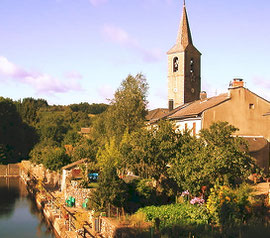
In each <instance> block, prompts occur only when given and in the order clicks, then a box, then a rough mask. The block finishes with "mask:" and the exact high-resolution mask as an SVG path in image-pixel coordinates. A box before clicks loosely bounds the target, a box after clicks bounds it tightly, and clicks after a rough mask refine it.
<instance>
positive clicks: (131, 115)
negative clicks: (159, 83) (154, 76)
mask: <svg viewBox="0 0 270 238" xmlns="http://www.w3.org/2000/svg"><path fill="white" fill-rule="evenodd" d="M147 90H148V84H147V82H146V79H145V77H144V76H143V75H142V74H137V75H136V76H135V77H133V76H132V75H129V76H128V77H127V78H126V79H125V80H123V82H122V83H121V86H120V87H119V88H118V89H117V91H116V92H115V94H114V98H113V99H112V101H111V105H110V107H109V108H108V109H107V111H106V117H105V118H104V120H106V122H105V128H106V132H107V133H106V134H107V135H108V136H109V137H112V136H115V137H116V139H117V140H118V139H119V141H120V139H121V137H122V135H123V134H124V132H125V131H126V130H127V131H128V132H129V133H131V132H132V131H135V130H137V129H138V128H141V127H142V126H143V125H144V122H145V116H146V114H147V110H146V105H147V100H146V96H147Z"/></svg>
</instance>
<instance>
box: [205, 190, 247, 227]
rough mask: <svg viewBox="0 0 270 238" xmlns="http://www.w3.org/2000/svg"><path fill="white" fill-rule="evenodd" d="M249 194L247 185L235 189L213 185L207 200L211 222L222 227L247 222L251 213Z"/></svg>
mask: <svg viewBox="0 0 270 238" xmlns="http://www.w3.org/2000/svg"><path fill="white" fill-rule="evenodd" d="M250 192H251V189H250V187H249V186H247V185H241V186H240V187H239V188H237V189H231V188H229V187H227V186H218V185H215V186H214V188H212V189H211V194H210V196H209V198H208V200H207V208H208V210H209V213H210V214H211V221H212V222H213V223H216V224H218V225H223V226H225V225H232V224H234V225H235V224H242V223H243V222H244V221H247V219H248V217H249V216H250V212H251V203H250V201H249V196H250Z"/></svg>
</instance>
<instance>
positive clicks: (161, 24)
mask: <svg viewBox="0 0 270 238" xmlns="http://www.w3.org/2000/svg"><path fill="white" fill-rule="evenodd" d="M186 2H187V3H186V5H187V11H188V17H189V22H190V27H191V31H192V37H193V43H194V45H195V46H196V47H197V49H199V50H200V52H201V53H202V89H203V90H205V91H207V92H208V94H209V95H215V94H219V93H221V92H225V91H226V90H227V88H228V84H229V82H230V80H232V79H233V78H235V77H241V78H243V79H244V80H245V82H246V87H247V88H249V89H250V90H251V91H253V92H255V93H257V94H259V95H260V96H262V97H265V98H266V99H268V100H270V70H269V69H270V66H269V65H270V59H269V55H270V45H269V42H270V14H269V12H270V1H269V0H256V1H254V0H237V1H235V0H226V1H225V0H218V1H217V0H204V1H202V0H187V1H186ZM182 4H183V2H182V1H181V0H0V96H4V97H9V98H12V99H15V100H17V99H20V98H24V97H34V98H44V99H46V100H48V102H49V103H50V104H63V105H65V104H71V103H80V102H89V103H94V102H106V99H107V98H112V96H113V93H114V91H115V90H116V89H117V88H118V87H119V85H120V83H121V81H122V80H123V79H124V78H125V77H126V76H127V75H128V74H133V75H135V74H137V73H140V72H141V73H143V74H144V75H145V76H146V78H147V81H148V83H149V87H150V88H149V97H148V100H149V107H150V108H155V107H166V106H167V55H166V52H167V51H168V50H169V49H170V48H171V47H172V46H173V44H174V43H175V40H176V36H177V29H178V25H179V22H180V17H181V14H182Z"/></svg>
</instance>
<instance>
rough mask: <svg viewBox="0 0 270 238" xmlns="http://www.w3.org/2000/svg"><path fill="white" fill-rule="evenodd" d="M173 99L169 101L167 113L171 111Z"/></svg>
mask: <svg viewBox="0 0 270 238" xmlns="http://www.w3.org/2000/svg"><path fill="white" fill-rule="evenodd" d="M173 107H174V105H173V99H169V111H172V110H173Z"/></svg>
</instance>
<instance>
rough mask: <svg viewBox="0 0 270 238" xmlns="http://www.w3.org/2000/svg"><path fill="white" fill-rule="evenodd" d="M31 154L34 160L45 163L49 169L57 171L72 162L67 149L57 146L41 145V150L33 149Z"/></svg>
mask: <svg viewBox="0 0 270 238" xmlns="http://www.w3.org/2000/svg"><path fill="white" fill-rule="evenodd" d="M31 156H32V158H33V159H32V161H33V162H35V163H37V164H43V165H44V166H45V167H46V168H47V169H50V170H55V171H57V170H59V169H61V168H62V167H63V166H65V165H67V164H69V163H70V162H71V161H70V157H69V156H68V155H67V154H66V151H65V149H63V148H59V147H55V146H48V145H46V146H41V148H40V149H39V150H33V151H32V152H31Z"/></svg>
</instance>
